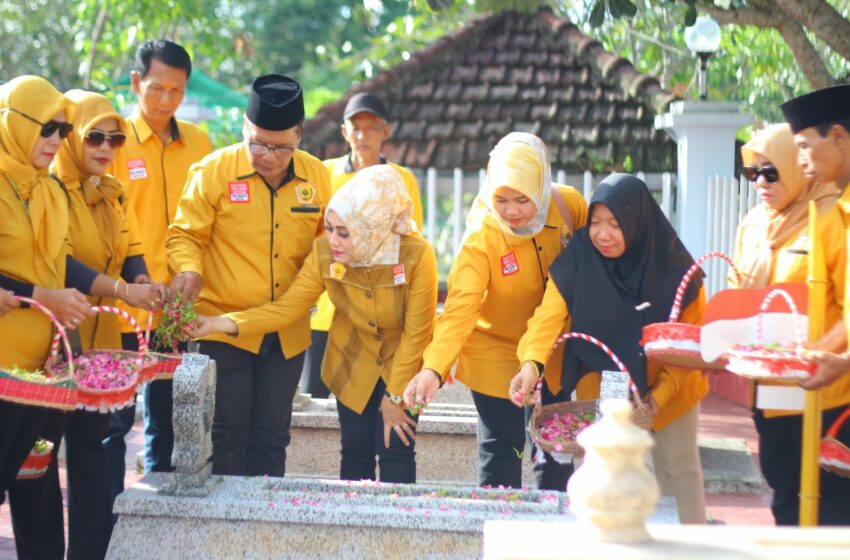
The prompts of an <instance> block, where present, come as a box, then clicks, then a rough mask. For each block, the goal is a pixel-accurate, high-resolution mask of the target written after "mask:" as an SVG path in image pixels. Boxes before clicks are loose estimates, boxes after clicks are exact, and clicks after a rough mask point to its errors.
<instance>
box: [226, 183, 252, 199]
mask: <svg viewBox="0 0 850 560" xmlns="http://www.w3.org/2000/svg"><path fill="white" fill-rule="evenodd" d="M227 188H228V190H229V191H230V202H236V203H246V202H251V190H250V187H249V186H248V183H247V182H245V181H228V183H227Z"/></svg>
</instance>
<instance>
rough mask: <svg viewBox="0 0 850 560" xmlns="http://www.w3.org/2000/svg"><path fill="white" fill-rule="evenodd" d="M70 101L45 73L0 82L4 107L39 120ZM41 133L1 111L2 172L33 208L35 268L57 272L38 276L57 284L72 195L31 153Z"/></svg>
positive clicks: (30, 209)
mask: <svg viewBox="0 0 850 560" xmlns="http://www.w3.org/2000/svg"><path fill="white" fill-rule="evenodd" d="M70 106H71V102H70V101H69V100H68V99H67V98H66V97H65V96H64V95H62V94H61V93H60V92H59V91H57V89H56V88H54V87H53V86H52V85H51V84H50V82H48V81H47V80H45V79H44V78H39V77H37V76H19V77H17V78H15V79H13V80H11V81H9V82H8V83H6V84H4V85H2V86H0V108H11V109H14V110H15V111H19V112H21V113H24V114H26V115H29V116H30V117H32V118H33V119H36V120H38V121H40V122H47V121H49V120H50V119H52V118H53V117H55V116H56V114H57V113H59V112H60V111H62V110H65V111H67V110H68V109H69V108H70ZM40 134H41V127H40V126H39V125H38V124H36V123H34V122H32V121H31V120H29V119H27V118H26V117H24V116H22V115H19V114H18V113H15V112H12V111H4V112H0V175H3V176H4V177H5V180H6V182H7V183H8V184H10V185H12V186H13V187H14V188H15V190H16V191H17V193H18V196H19V197H20V199H21V201H22V203H23V204H24V205H25V206H26V207H27V208H28V212H29V216H30V221H31V223H32V228H33V232H34V235H35V241H36V250H37V253H36V255H34V258H35V259H36V260H37V261H38V264H39V266H38V267H37V268H36V270H40V271H43V272H42V273H41V274H45V275H47V274H50V275H52V276H53V277H54V278H49V277H47V276H42V277H41V278H39V279H38V280H39V283H43V285H51V286H52V285H55V284H56V282H55V280H56V278H55V277H56V276H59V275H61V274H62V272H61V271H62V270H63V268H62V267H61V264H60V263H59V262H58V261H59V257H60V255H61V254H62V249H63V245H64V243H65V238H66V236H67V234H68V201H67V200H66V198H65V195H64V193H63V192H62V190H61V189H60V188H59V185H57V184H56V181H54V180H53V179H51V178H50V176H49V175H48V169H47V168H43V169H36V168H35V167H33V165H32V162H31V160H30V155H31V154H32V150H33V148H34V147H35V143H36V140H37V139H38V138H39V136H40ZM0 180H2V178H0ZM6 188H9V187H8V186H7V187H6ZM59 285H61V282H60V283H59Z"/></svg>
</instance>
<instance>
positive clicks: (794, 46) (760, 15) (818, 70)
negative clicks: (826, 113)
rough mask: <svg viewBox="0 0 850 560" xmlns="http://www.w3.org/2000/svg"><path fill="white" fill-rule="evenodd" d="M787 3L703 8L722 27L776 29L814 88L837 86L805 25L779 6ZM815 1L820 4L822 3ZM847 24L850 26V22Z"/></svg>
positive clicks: (763, 0) (764, 0)
mask: <svg viewBox="0 0 850 560" xmlns="http://www.w3.org/2000/svg"><path fill="white" fill-rule="evenodd" d="M784 1H785V0H751V2H750V5H751V7H748V8H738V9H735V8H729V9H723V8H718V7H716V6H714V5H711V4H705V5H703V6H701V8H702V9H703V10H704V11H705V12H706V13H708V14H709V15H711V17H713V18H715V19H716V20H717V21H719V22H721V23H731V24H734V25H751V26H754V27H761V28H763V29H764V28H774V29H776V30H777V31H779V33H780V34H781V35H782V38H783V39H784V40H785V43H786V44H787V45H788V48H789V49H791V52H792V53H793V55H794V59H795V60H796V61H797V64H798V65H799V66H800V70H802V72H803V74H804V75H805V76H806V79H807V80H809V83H810V84H811V85H812V87H813V88H815V89H819V88H822V87H827V86H830V85H833V84H835V79H833V77H832V75H831V74H830V73H829V70H828V69H827V67H826V63H825V62H824V60H823V58H822V57H821V56H820V54H819V53H818V52H817V50H816V49H815V47H814V45H812V43H811V41H809V38H808V37H807V36H806V31H805V29H804V28H803V26H802V25H801V22H798V21H795V18H794V16H792V15H789V14H788V13H787V12H785V11H784V8H783V7H782V6H780V5H779V4H780V3H782V2H784ZM789 1H796V0H789ZM812 1H815V2H817V1H819V0H812ZM839 18H840V16H839ZM840 19H843V18H840ZM844 21H845V23H847V24H848V25H850V22H847V21H846V20H844ZM848 60H850V59H848Z"/></svg>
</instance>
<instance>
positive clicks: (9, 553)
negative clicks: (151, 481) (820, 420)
mask: <svg viewBox="0 0 850 560" xmlns="http://www.w3.org/2000/svg"><path fill="white" fill-rule="evenodd" d="M700 437H705V438H729V437H737V438H742V439H745V440H746V441H747V447H748V449H749V450H750V451H751V452H753V453H754V455H753V458H754V460H755V461H756V464H758V456H757V455H756V453H757V451H758V445H757V438H756V434H755V428H754V427H753V422H752V420H751V419H750V414H749V411H748V410H747V409H746V408H744V407H743V406H740V405H738V404H735V403H732V402H730V401H728V400H726V399H724V398H722V397H718V396H716V395H709V396H708V397H707V398H706V399H705V400H704V401H703V403H702V407H701V409H700ZM143 445H144V435H143V433H142V427H141V422H138V423H137V424H136V425H135V426H134V427H133V431H131V432H130V434H129V435H128V436H127V461H128V463H131V464H135V457H136V453H137V452H138V451H139V450H140V449H142V447H143ZM59 477H60V481H61V484H62V488H63V492H64V489H65V469H64V466H63V465H62V464H61V463H60V469H59ZM139 478H140V475H138V474H137V473H136V472H135V470H134V469H129V468H128V469H127V478H126V484H127V486H130V485H131V484H133V483H134V482H136V481H137V480H138V479H139ZM706 502H707V507H708V511H709V514H710V515H711V518H712V519H713V520H714V521H715V522H717V523H724V524H726V525H772V524H773V518H772V517H771V514H770V491H769V489H767V488H766V487H763V491H762V494H761V495H760V496H707V497H706ZM66 531H67V527H66ZM16 558H17V556H16V555H15V541H14V537H13V534H12V521H11V518H10V516H9V508H8V506H0V560H15V559H16Z"/></svg>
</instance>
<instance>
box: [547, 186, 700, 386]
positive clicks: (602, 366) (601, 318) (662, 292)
mask: <svg viewBox="0 0 850 560" xmlns="http://www.w3.org/2000/svg"><path fill="white" fill-rule="evenodd" d="M596 204H604V205H605V206H607V207H608V209H609V210H610V211H611V213H612V214H614V217H615V218H616V219H617V222H618V223H619V225H620V229H621V230H622V232H623V238H624V240H625V243H626V250H625V252H624V253H623V255H622V256H620V257H618V258H616V259H610V258H607V257H604V256H602V254H601V253H600V252H599V251H597V250H596V248H595V247H594V246H593V244H592V243H591V241H590V235H589V230H588V227H589V226H587V227H583V228H581V229H580V230H578V232H576V235H575V237H574V238H573V240H572V241H571V242H570V244H569V245H568V246H567V248H566V249H565V250H564V252H563V253H561V254H560V255H559V256H558V258H557V259H555V261H554V262H553V263H552V266H551V267H550V268H549V273H550V275H551V277H552V280H553V281H554V282H555V285H556V286H557V287H558V290H559V291H560V292H561V296H563V298H564V301H565V302H566V304H567V308H568V309H569V311H570V316H571V318H572V321H571V330H572V331H575V332H582V333H585V334H589V335H592V336H595V337H596V338H598V339H600V340H601V341H602V342H604V343H605V344H607V345H608V346H609V347H610V348H611V350H613V351H614V354H616V355H617V356H618V357H619V358H620V360H622V362H623V363H624V364H625V365H626V367H627V368H629V372H630V373H631V377H632V380H633V381H634V383H635V385H636V386H637V388H638V390H639V391H640V393H641V395H645V394H646V390H647V381H646V356H645V355H644V353H643V348H642V347H641V346H640V339H641V330H642V328H643V326H644V325H647V324H650V323H661V322H664V321H666V320H667V318H668V317H669V315H670V308H671V307H672V305H673V298H674V296H675V294H676V288H677V286H678V285H679V282H680V281H681V280H682V276H684V274H685V272H686V271H687V270H688V268H690V266H691V265H692V264H693V263H694V260H693V258H691V255H690V253H688V250H687V249H685V246H684V245H683V244H682V242H681V241H680V240H679V236H678V235H676V232H675V231H674V230H673V226H671V225H670V222H668V221H667V218H666V217H665V216H664V213H663V212H662V211H661V208H659V206H658V203H657V202H655V199H654V198H653V197H652V195H651V194H650V192H649V189H648V188H647V187H646V184H645V183H644V182H643V181H641V180H640V179H638V178H637V177H634V176H632V175H626V174H623V173H615V174H613V175H609V176H608V177H607V178H605V179H604V180H603V181H602V183H600V184H599V186H598V187H597V188H596V190H595V191H594V193H593V198H591V200H590V213H591V215H592V213H593V208H594V206H595V205H596ZM702 278H703V274H702V273H701V272H697V274H695V275H694V276H693V279H692V280H691V283H690V286H689V287H688V290H687V291H686V292H685V297H684V300H683V303H682V308H683V309H684V308H686V307H687V306H688V304H689V303H690V302H692V301H693V300H694V299H696V297H697V295H698V294H699V289H700V286H701V285H702ZM644 302H647V303H648V304H649V306H648V307H647V306H645V305H644V306H643V307H644V309H642V310H638V309H636V307H640V306H641V304H643V303H644ZM614 368H615V366H614V364H613V363H612V362H611V359H610V358H609V357H608V356H607V355H606V354H605V353H604V352H602V351H601V350H600V349H598V348H597V347H596V346H593V345H592V344H589V343H587V342H585V341H582V340H575V339H573V340H569V341H567V346H566V349H565V351H564V367H563V372H562V383H563V386H564V389H565V390H566V391H567V393H568V394H569V393H570V392H572V391H573V389H575V386H576V384H577V383H578V381H579V379H580V378H581V377H582V376H583V375H584V374H585V373H587V372H590V371H603V370H610V369H614Z"/></svg>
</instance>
